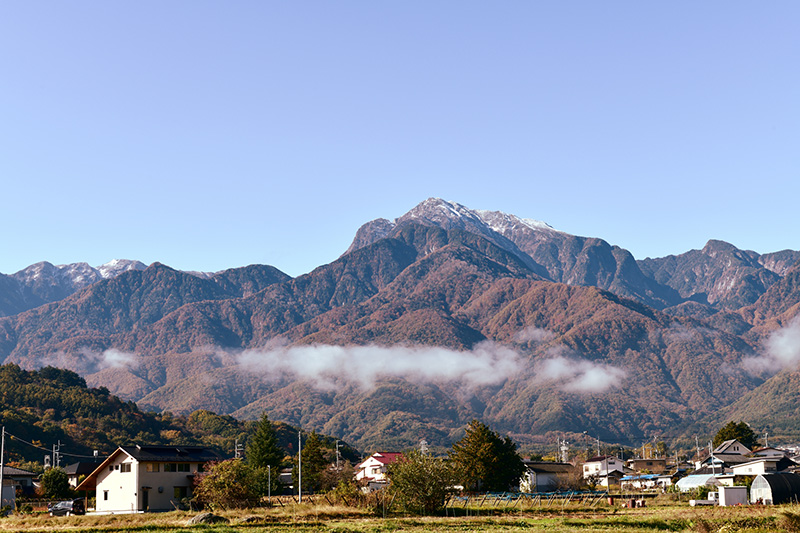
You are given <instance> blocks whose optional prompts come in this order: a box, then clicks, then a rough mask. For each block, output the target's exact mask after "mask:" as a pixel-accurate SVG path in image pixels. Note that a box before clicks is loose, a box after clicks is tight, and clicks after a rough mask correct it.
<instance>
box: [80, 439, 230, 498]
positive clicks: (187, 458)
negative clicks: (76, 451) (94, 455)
mask: <svg viewBox="0 0 800 533" xmlns="http://www.w3.org/2000/svg"><path fill="white" fill-rule="evenodd" d="M219 460H221V457H220V456H219V455H217V453H216V452H214V451H212V450H209V449H208V448H203V447H200V446H125V447H120V448H117V449H116V450H115V451H114V452H113V453H112V454H111V455H109V456H108V458H107V459H106V460H105V461H103V462H102V463H100V465H99V466H98V467H97V468H95V470H94V471H93V472H92V473H91V474H89V475H88V476H87V477H86V479H84V480H83V481H82V482H81V483H80V484H79V485H78V487H77V490H87V491H88V490H96V491H97V497H96V501H97V503H96V505H95V511H96V512H98V513H135V512H143V511H171V510H174V509H176V508H179V507H181V506H182V505H183V503H184V502H183V501H184V500H185V499H186V498H191V496H192V485H193V479H194V477H195V476H196V475H197V474H198V473H199V472H202V471H203V468H204V465H205V464H206V463H208V462H210V461H219Z"/></svg>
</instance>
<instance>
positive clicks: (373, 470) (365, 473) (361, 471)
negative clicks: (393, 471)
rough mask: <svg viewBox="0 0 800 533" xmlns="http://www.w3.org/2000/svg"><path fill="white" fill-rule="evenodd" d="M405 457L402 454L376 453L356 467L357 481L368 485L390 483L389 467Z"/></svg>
mask: <svg viewBox="0 0 800 533" xmlns="http://www.w3.org/2000/svg"><path fill="white" fill-rule="evenodd" d="M402 456H403V454H402V453H400V452H376V453H373V454H372V455H370V456H369V457H367V459H366V460H365V461H363V462H361V463H359V464H358V466H356V481H361V480H364V481H366V482H367V483H388V482H389V478H388V477H387V475H386V474H387V472H388V471H389V465H390V464H392V463H394V462H397V460H398V459H400V458H401V457H402Z"/></svg>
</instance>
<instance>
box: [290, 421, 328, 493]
mask: <svg viewBox="0 0 800 533" xmlns="http://www.w3.org/2000/svg"><path fill="white" fill-rule="evenodd" d="M301 457H302V459H303V461H302V463H303V492H317V491H319V490H320V488H321V486H322V474H323V472H324V471H325V469H326V468H327V467H328V463H327V461H325V456H324V455H323V453H322V441H321V440H320V438H319V435H317V432H316V431H312V432H311V433H310V434H309V435H308V437H307V438H306V442H305V444H304V445H303V451H302V452H301ZM292 477H293V479H294V482H295V486H296V484H297V463H295V465H294V470H293V472H292Z"/></svg>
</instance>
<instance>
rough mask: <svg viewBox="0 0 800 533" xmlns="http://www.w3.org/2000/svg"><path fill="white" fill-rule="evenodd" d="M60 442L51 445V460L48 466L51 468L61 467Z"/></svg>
mask: <svg viewBox="0 0 800 533" xmlns="http://www.w3.org/2000/svg"><path fill="white" fill-rule="evenodd" d="M60 452H61V441H60V440H59V441H58V444H53V460H52V461H51V462H50V464H51V465H52V466H53V468H58V467H59V466H61V453H60Z"/></svg>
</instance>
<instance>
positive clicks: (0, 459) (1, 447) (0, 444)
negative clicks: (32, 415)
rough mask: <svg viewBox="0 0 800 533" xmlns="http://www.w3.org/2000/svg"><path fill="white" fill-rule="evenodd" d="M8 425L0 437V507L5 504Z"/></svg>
mask: <svg viewBox="0 0 800 533" xmlns="http://www.w3.org/2000/svg"><path fill="white" fill-rule="evenodd" d="M5 457H6V427H5V426H3V436H2V439H0V507H2V506H3V471H4V470H5V469H6V462H5Z"/></svg>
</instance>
